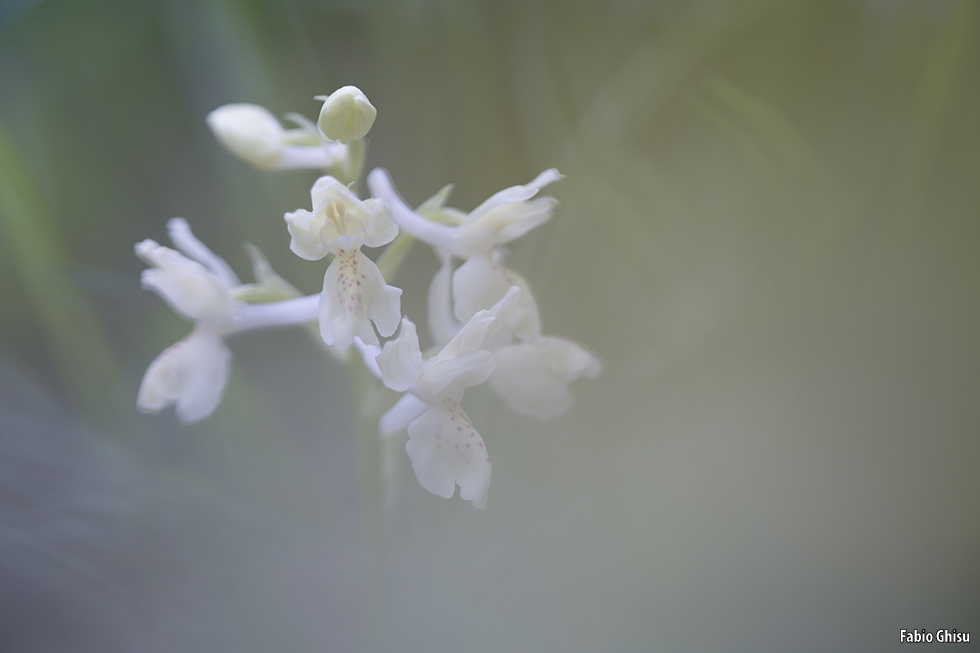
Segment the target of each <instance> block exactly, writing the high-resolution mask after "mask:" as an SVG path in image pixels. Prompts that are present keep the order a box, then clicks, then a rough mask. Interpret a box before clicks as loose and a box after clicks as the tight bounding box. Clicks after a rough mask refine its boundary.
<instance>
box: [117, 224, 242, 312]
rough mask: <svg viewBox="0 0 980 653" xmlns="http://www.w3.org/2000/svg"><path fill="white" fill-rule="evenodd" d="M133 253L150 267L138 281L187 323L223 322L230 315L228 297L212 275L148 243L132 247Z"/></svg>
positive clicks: (229, 296) (229, 300) (168, 251)
mask: <svg viewBox="0 0 980 653" xmlns="http://www.w3.org/2000/svg"><path fill="white" fill-rule="evenodd" d="M136 254H137V255H138V256H139V257H140V258H142V259H143V260H144V261H146V262H147V263H149V264H150V265H152V266H154V267H152V268H149V269H147V270H143V274H142V275H141V281H142V284H143V287H144V288H149V289H150V290H153V291H154V292H155V293H157V294H158V295H160V297H161V298H162V299H163V300H164V301H165V302H167V304H169V305H170V307H171V308H172V309H174V310H175V311H177V312H178V313H180V314H181V315H183V316H184V317H186V318H187V319H189V320H225V319H230V315H231V294H230V292H229V290H228V288H227V287H226V286H225V285H224V284H223V283H222V282H221V280H220V279H218V278H217V277H216V276H215V275H214V274H212V273H211V272H210V271H208V270H207V269H206V268H205V267H204V266H203V265H201V264H200V263H198V262H197V261H192V260H190V259H189V258H187V257H186V256H184V255H182V254H181V253H180V252H177V251H174V250H172V249H170V248H169V247H162V246H160V245H157V243H156V242H154V241H152V240H144V241H142V242H140V243H137V244H136Z"/></svg>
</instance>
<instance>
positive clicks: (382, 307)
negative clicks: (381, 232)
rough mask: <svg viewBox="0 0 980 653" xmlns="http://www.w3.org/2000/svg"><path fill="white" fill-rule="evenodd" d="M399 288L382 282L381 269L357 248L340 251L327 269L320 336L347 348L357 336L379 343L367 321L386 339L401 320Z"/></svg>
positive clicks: (329, 343)
mask: <svg viewBox="0 0 980 653" xmlns="http://www.w3.org/2000/svg"><path fill="white" fill-rule="evenodd" d="M401 294H402V291H401V288H395V287H394V286H389V285H387V284H386V283H385V280H384V277H383V276H381V270H379V269H378V266H377V265H375V264H374V261H372V260H371V259H369V258H368V257H366V256H364V254H362V253H361V251H360V250H359V249H354V250H351V251H343V250H341V251H340V252H339V253H338V254H337V256H336V257H334V260H333V261H332V262H331V263H330V267H328V268H327V272H326V274H325V275H324V277H323V292H322V293H321V294H320V334H321V335H322V336H323V341H324V342H325V343H327V344H328V345H341V346H346V345H349V344H351V343H353V342H354V336H359V337H360V338H361V339H362V340H363V341H364V342H366V343H367V344H369V345H376V344H378V336H377V335H375V333H374V329H373V328H372V327H371V323H370V322H369V320H370V321H373V322H374V323H375V325H377V327H378V332H379V333H381V335H382V336H384V337H386V338H387V337H388V336H390V335H391V334H392V333H394V332H395V329H397V328H398V323H399V321H400V320H401Z"/></svg>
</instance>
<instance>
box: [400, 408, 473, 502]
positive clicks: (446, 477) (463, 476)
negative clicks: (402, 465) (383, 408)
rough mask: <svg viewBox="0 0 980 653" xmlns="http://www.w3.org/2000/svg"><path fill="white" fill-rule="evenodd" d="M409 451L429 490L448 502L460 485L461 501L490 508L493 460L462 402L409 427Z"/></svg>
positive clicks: (431, 412)
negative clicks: (488, 499)
mask: <svg viewBox="0 0 980 653" xmlns="http://www.w3.org/2000/svg"><path fill="white" fill-rule="evenodd" d="M405 450H406V451H407V452H408V457H409V458H411V459H412V469H414V470H415V476H416V478H418V480H419V483H420V484H421V485H422V487H424V488H425V489H426V490H428V491H429V492H432V493H433V494H436V495H438V496H440V497H443V498H446V499H448V498H450V497H452V496H453V493H454V492H455V491H456V485H457V484H458V485H459V496H460V498H462V499H464V500H466V501H472V502H473V505H474V506H476V507H477V508H486V507H487V490H488V489H489V488H490V473H491V470H490V457H489V456H488V455H487V450H486V447H485V445H484V444H483V438H481V437H480V434H479V433H477V432H476V429H474V428H473V425H472V424H470V419H469V417H467V415H466V413H464V412H463V410H462V409H461V408H460V407H459V403H458V401H456V400H455V399H446V400H444V401H443V402H442V403H441V404H440V405H438V406H433V407H430V408H429V409H428V410H426V411H425V412H424V413H423V414H422V415H421V417H419V418H418V419H416V420H415V421H413V422H412V423H411V424H409V425H408V442H407V443H406V445H405Z"/></svg>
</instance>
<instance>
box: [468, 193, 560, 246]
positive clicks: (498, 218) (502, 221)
mask: <svg viewBox="0 0 980 653" xmlns="http://www.w3.org/2000/svg"><path fill="white" fill-rule="evenodd" d="M557 206H558V200H556V199H555V198H553V197H542V198H539V199H536V200H530V201H527V202H512V203H510V204H502V205H500V206H497V207H495V208H493V209H491V210H490V211H488V212H486V213H484V214H483V215H481V216H480V217H479V218H477V219H476V220H473V219H471V218H472V214H471V217H470V218H468V219H467V220H466V222H464V223H463V224H462V225H460V227H459V233H458V234H457V236H456V237H457V239H458V240H459V242H460V244H461V246H462V247H463V248H464V249H465V250H467V251H470V252H473V253H477V252H482V253H489V252H490V251H491V250H492V249H493V248H494V246H496V245H503V244H504V243H509V242H510V241H512V240H516V239H517V238H520V237H521V236H523V235H524V234H526V233H527V232H529V231H531V230H532V229H534V228H536V227H539V226H541V225H542V224H544V223H545V222H547V221H548V220H550V219H551V216H552V214H553V213H554V212H555V208H556V207H557Z"/></svg>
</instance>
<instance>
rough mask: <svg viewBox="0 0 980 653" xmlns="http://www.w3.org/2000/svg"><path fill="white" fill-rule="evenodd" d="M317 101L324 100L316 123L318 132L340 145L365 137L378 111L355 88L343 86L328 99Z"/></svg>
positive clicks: (322, 98) (320, 98) (321, 98)
mask: <svg viewBox="0 0 980 653" xmlns="http://www.w3.org/2000/svg"><path fill="white" fill-rule="evenodd" d="M317 99H318V100H324V102H323V108H322V109H320V118H319V120H318V121H317V123H318V124H319V125H320V130H321V131H322V132H323V133H324V135H326V137H327V138H329V139H331V140H334V141H340V142H341V143H350V142H351V141H355V140H358V139H360V138H364V137H365V136H367V133H368V132H369V131H371V125H373V124H374V118H375V116H377V115H378V110H377V109H375V108H374V105H372V104H371V102H370V101H368V99H367V96H366V95H364V93H363V92H362V91H361V89H359V88H357V87H356V86H344V87H343V88H339V89H337V90H336V91H334V92H333V93H331V94H330V96H329V97H324V96H322V95H321V96H318V97H317Z"/></svg>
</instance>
